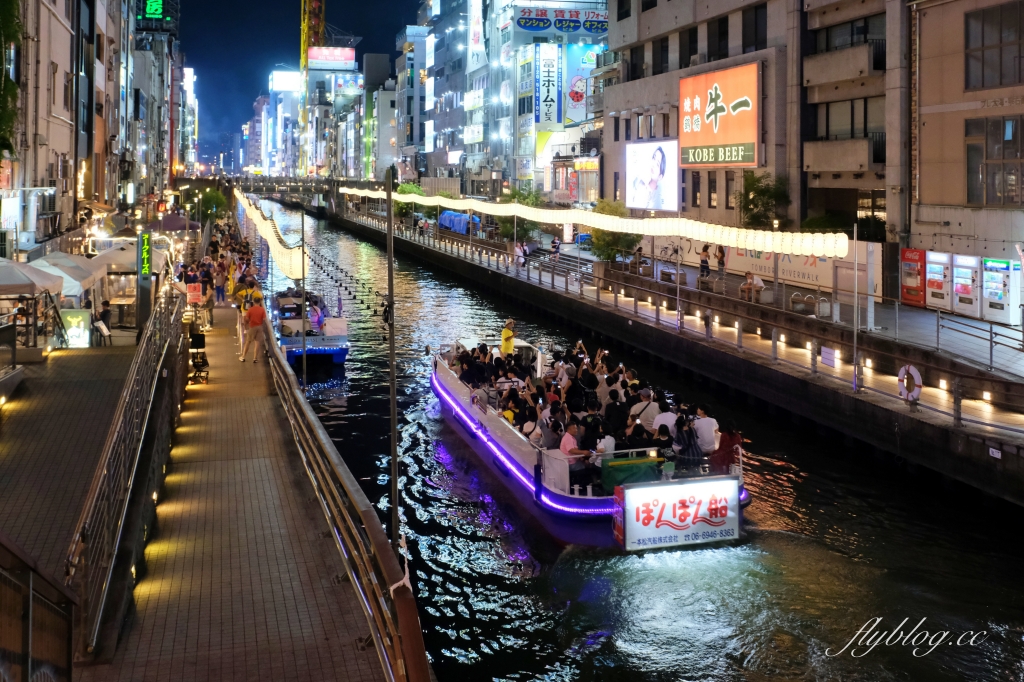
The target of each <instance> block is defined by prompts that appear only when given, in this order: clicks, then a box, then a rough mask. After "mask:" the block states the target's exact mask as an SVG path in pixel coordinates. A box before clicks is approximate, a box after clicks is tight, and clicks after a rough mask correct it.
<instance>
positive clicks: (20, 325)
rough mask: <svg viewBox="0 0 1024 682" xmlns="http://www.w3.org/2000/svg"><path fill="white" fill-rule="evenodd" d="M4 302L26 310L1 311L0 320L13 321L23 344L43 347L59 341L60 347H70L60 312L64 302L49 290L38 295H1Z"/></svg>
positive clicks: (20, 343) (0, 298)
mask: <svg viewBox="0 0 1024 682" xmlns="http://www.w3.org/2000/svg"><path fill="white" fill-rule="evenodd" d="M0 302H6V303H9V304H10V307H14V308H20V309H23V312H18V311H17V310H14V311H12V312H9V313H4V314H3V315H0V321H2V322H3V323H9V324H13V325H14V326H15V328H16V329H17V338H18V345H19V346H21V347H22V348H39V347H40V346H41V345H42V346H46V345H47V344H49V343H55V344H56V345H57V346H59V347H67V345H68V335H67V330H66V329H64V320H63V319H62V318H61V316H60V306H59V305H57V301H56V300H55V299H54V297H53V296H51V295H50V293H49V292H48V291H44V292H42V293H41V294H37V295H35V296H4V297H0ZM40 340H41V341H42V343H41V344H40Z"/></svg>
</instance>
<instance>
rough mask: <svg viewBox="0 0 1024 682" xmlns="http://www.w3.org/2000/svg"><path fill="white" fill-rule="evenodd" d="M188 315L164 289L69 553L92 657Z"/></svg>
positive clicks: (70, 581) (70, 577)
mask: <svg viewBox="0 0 1024 682" xmlns="http://www.w3.org/2000/svg"><path fill="white" fill-rule="evenodd" d="M184 310H185V301H184V299H183V297H181V296H180V295H178V294H177V293H173V292H172V290H171V288H170V287H165V289H164V291H163V292H162V293H161V296H160V298H159V299H158V301H157V305H156V309H155V310H154V311H153V315H152V317H150V319H149V322H147V323H146V327H145V329H144V330H143V333H142V337H141V338H140V339H139V343H138V348H137V350H136V351H135V358H134V359H133V360H132V365H131V368H130V369H129V370H128V376H127V377H126V379H125V384H124V385H125V389H124V392H123V393H122V394H121V399H120V401H119V402H118V404H117V409H116V410H115V411H114V418H113V420H112V422H111V425H110V431H109V432H108V433H107V440H106V443H105V444H104V446H103V454H102V455H101V456H100V462H99V465H98V466H97V467H96V473H95V474H94V476H93V480H92V484H91V485H90V486H89V492H88V494H87V495H86V498H85V504H84V506H83V509H82V514H81V516H80V517H79V519H78V522H77V523H76V524H75V535H74V538H73V539H72V541H71V546H70V547H69V548H68V552H67V557H66V559H65V564H66V566H65V571H66V578H65V584H66V585H69V586H72V587H74V588H75V590H76V591H77V592H78V593H79V594H80V595H81V597H82V601H83V603H82V613H81V616H82V626H83V628H84V629H83V631H82V635H83V637H84V640H83V642H82V644H83V648H84V649H85V650H86V651H87V652H90V653H91V652H92V650H93V648H94V647H95V645H96V638H97V636H98V633H99V628H100V621H101V619H102V617H103V609H104V605H105V603H106V599H107V591H108V589H109V587H110V579H111V572H112V571H113V568H114V558H115V556H116V554H117V550H118V547H119V545H120V543H121V532H122V530H123V528H124V524H125V514H126V513H127V510H128V503H129V498H130V495H131V490H132V484H133V482H134V480H135V473H136V468H137V466H138V462H139V455H140V454H141V451H142V441H143V437H144V436H145V432H146V425H147V423H148V421H149V412H150V407H151V406H152V402H153V394H154V391H155V390H156V384H157V379H158V373H159V371H160V365H161V364H162V363H163V359H164V356H165V354H166V353H167V351H168V350H169V349H170V350H171V351H172V352H180V350H181V344H182V339H183V336H182V330H181V327H182V325H181V318H182V314H183V312H184Z"/></svg>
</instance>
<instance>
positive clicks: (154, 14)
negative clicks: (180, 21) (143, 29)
mask: <svg viewBox="0 0 1024 682" xmlns="http://www.w3.org/2000/svg"><path fill="white" fill-rule="evenodd" d="M145 15H146V18H147V19H163V16H164V0H146V11H145Z"/></svg>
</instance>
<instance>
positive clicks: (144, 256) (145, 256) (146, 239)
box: [139, 232, 153, 278]
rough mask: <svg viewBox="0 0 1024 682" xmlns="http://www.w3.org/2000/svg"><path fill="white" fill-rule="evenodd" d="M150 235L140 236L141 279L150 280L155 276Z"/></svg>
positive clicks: (143, 233)
mask: <svg viewBox="0 0 1024 682" xmlns="http://www.w3.org/2000/svg"><path fill="white" fill-rule="evenodd" d="M150 237H151V235H150V233H149V232H142V233H140V234H139V277H146V278H149V277H150V276H152V274H153V245H152V242H151V241H150Z"/></svg>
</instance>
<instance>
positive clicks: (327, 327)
mask: <svg viewBox="0 0 1024 682" xmlns="http://www.w3.org/2000/svg"><path fill="white" fill-rule="evenodd" d="M311 311H312V312H311ZM306 313H307V314H306V319H305V320H304V321H303V319H302V291H301V290H296V289H289V290H287V291H282V292H278V293H277V294H274V303H273V323H274V331H275V332H276V333H277V337H278V342H279V343H280V344H281V350H283V351H284V353H285V357H286V358H287V360H288V364H291V365H294V364H295V363H296V362H297V361H301V360H302V348H303V340H302V334H303V333H305V335H306V340H305V348H306V355H307V358H308V359H312V358H313V357H317V356H323V357H330V358H331V359H332V360H333V361H334V364H336V365H340V364H343V363H344V362H345V360H346V359H347V358H348V320H346V319H345V318H344V317H340V316H339V317H331V316H330V314H331V313H330V309H329V308H328V306H327V305H325V304H324V301H323V299H322V298H321V297H319V296H317V295H316V294H310V296H309V299H307V303H306Z"/></svg>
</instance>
